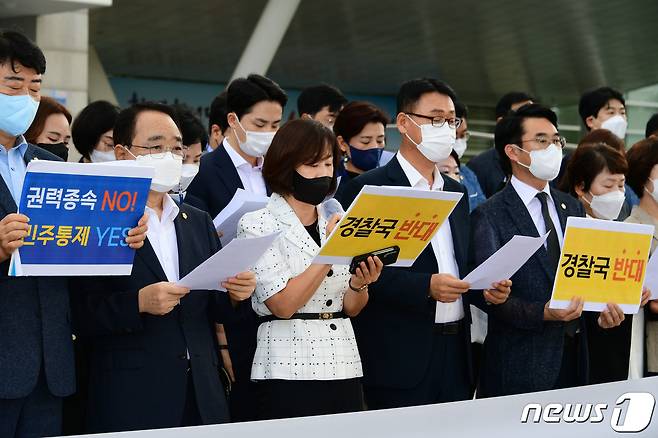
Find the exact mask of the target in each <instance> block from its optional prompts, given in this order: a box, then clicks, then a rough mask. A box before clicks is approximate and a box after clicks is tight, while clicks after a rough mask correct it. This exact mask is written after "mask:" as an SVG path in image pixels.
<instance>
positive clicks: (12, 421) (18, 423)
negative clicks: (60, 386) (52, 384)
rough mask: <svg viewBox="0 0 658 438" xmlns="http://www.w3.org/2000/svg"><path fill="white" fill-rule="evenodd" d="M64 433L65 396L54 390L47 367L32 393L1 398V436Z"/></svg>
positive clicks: (6, 437) (17, 436) (18, 437)
mask: <svg viewBox="0 0 658 438" xmlns="http://www.w3.org/2000/svg"><path fill="white" fill-rule="evenodd" d="M61 433H62V398H61V397H55V396H54V395H52V394H51V393H50V390H49V389H48V384H47V383H46V378H45V375H44V373H43V370H42V371H41V373H40V375H39V380H38V381H37V385H36V386H35V387H34V390H32V393H31V394H30V395H28V396H27V397H23V398H17V399H0V437H3V438H11V437H16V438H23V437H42V436H55V435H60V434H61Z"/></svg>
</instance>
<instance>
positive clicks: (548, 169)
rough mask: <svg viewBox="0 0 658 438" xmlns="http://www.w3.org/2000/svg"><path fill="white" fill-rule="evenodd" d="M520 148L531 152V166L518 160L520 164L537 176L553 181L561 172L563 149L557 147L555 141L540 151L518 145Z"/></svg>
mask: <svg viewBox="0 0 658 438" xmlns="http://www.w3.org/2000/svg"><path fill="white" fill-rule="evenodd" d="M514 147H516V148H517V149H518V150H520V151H523V152H525V153H526V154H530V166H526V165H525V164H523V163H521V162H520V161H517V163H519V165H521V166H523V167H525V168H526V169H528V170H530V173H532V174H533V175H534V176H535V177H536V178H539V179H541V180H544V181H553V180H554V179H555V178H557V176H558V174H559V173H560V165H561V164H562V149H560V148H559V147H557V146H556V145H555V143H551V144H549V145H548V147H547V148H546V149H542V150H538V151H530V152H528V151H526V150H525V149H522V148H520V147H518V146H516V145H514Z"/></svg>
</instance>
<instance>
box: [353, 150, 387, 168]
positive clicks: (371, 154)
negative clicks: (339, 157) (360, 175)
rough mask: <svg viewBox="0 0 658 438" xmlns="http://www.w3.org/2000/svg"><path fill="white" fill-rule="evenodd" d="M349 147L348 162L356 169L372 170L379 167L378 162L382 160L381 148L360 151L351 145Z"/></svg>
mask: <svg viewBox="0 0 658 438" xmlns="http://www.w3.org/2000/svg"><path fill="white" fill-rule="evenodd" d="M348 146H349V147H350V161H352V164H353V165H354V167H356V168H357V169H361V170H365V171H368V170H372V169H374V168H375V167H379V160H380V159H381V158H382V151H383V149H382V148H372V149H366V150H361V149H357V148H355V147H354V146H352V145H348Z"/></svg>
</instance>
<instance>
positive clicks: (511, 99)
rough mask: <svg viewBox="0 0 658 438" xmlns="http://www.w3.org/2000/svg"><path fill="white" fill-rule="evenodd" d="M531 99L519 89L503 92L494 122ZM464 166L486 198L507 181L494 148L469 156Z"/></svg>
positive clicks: (531, 99) (497, 105)
mask: <svg viewBox="0 0 658 438" xmlns="http://www.w3.org/2000/svg"><path fill="white" fill-rule="evenodd" d="M533 100H534V99H533V98H532V97H530V96H529V95H528V94H526V93H523V92H519V91H512V92H510V93H507V94H505V95H504V96H503V97H501V98H500V100H499V101H498V103H497V104H496V123H498V122H499V121H500V120H501V119H502V118H503V117H504V116H505V115H506V114H507V113H509V112H510V111H516V110H517V109H519V108H521V107H522V106H523V105H527V104H529V103H532V101H533ZM466 166H468V167H469V169H471V170H473V172H475V175H477V177H478V181H479V182H480V186H481V187H482V190H484V196H486V197H487V198H491V197H492V196H493V195H494V194H496V193H497V192H498V191H499V190H501V189H502V188H503V187H504V186H505V183H506V182H507V175H506V174H505V172H504V171H503V167H502V166H501V163H500V157H499V156H498V152H496V148H490V149H487V150H486V151H484V152H481V153H479V154H478V155H476V156H475V157H473V158H471V159H470V160H469V162H468V163H466Z"/></svg>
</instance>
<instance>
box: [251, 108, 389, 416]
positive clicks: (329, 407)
mask: <svg viewBox="0 0 658 438" xmlns="http://www.w3.org/2000/svg"><path fill="white" fill-rule="evenodd" d="M339 159H340V153H339V149H338V145H337V143H336V139H335V137H334V135H333V133H332V132H331V131H330V130H328V129H327V128H325V127H324V126H322V125H321V124H320V123H317V122H314V121H309V120H294V121H291V122H289V123H287V124H286V125H284V126H283V127H282V128H281V129H280V130H279V131H278V132H277V134H276V136H275V137H274V140H273V141H272V145H271V146H270V148H269V150H268V152H267V155H266V157H265V163H264V166H263V178H264V179H265V182H266V184H267V185H268V187H269V188H270V190H271V191H272V197H271V198H270V202H269V204H268V205H267V207H266V208H264V209H262V210H258V211H255V212H252V213H248V214H246V215H245V216H244V217H243V218H242V219H241V221H240V223H239V225H238V238H245V237H258V236H265V235H268V234H272V233H275V232H281V235H280V236H279V237H278V238H277V240H276V242H275V243H274V244H273V245H272V247H270V248H269V249H268V250H267V252H266V253H265V255H264V256H263V257H262V258H261V259H260V260H259V261H258V263H257V264H256V266H255V267H254V272H255V273H256V277H257V286H256V291H255V293H254V295H253V297H252V306H253V308H254V310H255V311H256V313H257V314H258V315H259V316H260V318H261V324H260V326H259V328H258V346H257V349H256V355H255V357H254V362H253V366H252V370H251V378H252V380H255V381H257V382H258V387H259V389H260V391H259V392H260V395H261V398H260V402H261V403H260V406H257V407H256V406H255V408H256V409H258V410H259V412H258V414H259V417H260V418H262V419H269V418H287V417H295V416H306V415H321V414H332V413H339V412H352V411H358V410H361V409H362V407H363V398H362V391H361V383H360V377H362V375H363V372H362V369H361V359H360V357H359V351H358V348H357V345H356V340H355V338H354V331H353V330H352V324H351V322H350V319H349V317H352V316H356V315H357V314H358V313H359V312H360V311H361V310H362V309H363V307H364V306H365V305H366V304H367V302H368V284H370V283H372V282H374V281H376V280H377V278H378V277H379V274H380V273H381V270H382V263H381V261H380V260H379V259H377V258H376V257H375V258H369V259H368V261H367V263H362V264H361V266H360V267H359V268H358V269H357V270H356V273H355V274H353V275H351V274H350V273H349V271H348V270H349V268H348V267H347V266H338V265H335V266H332V265H320V264H312V263H311V262H312V260H313V258H314V257H315V256H316V255H317V253H318V251H319V248H320V246H321V244H322V243H324V242H325V240H326V238H327V236H328V235H329V234H330V233H331V231H332V230H333V228H334V227H335V226H336V224H337V222H338V220H339V217H338V215H333V216H330V215H329V214H327V212H325V211H324V209H323V207H322V206H321V205H320V204H322V201H323V200H324V199H325V198H326V196H327V195H328V194H330V193H333V191H335V188H336V177H335V171H334V169H335V167H336V165H337V163H338V160H339ZM327 216H330V217H329V218H327Z"/></svg>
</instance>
